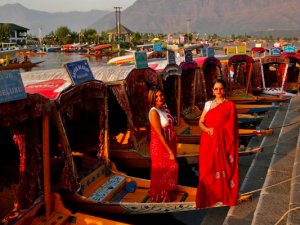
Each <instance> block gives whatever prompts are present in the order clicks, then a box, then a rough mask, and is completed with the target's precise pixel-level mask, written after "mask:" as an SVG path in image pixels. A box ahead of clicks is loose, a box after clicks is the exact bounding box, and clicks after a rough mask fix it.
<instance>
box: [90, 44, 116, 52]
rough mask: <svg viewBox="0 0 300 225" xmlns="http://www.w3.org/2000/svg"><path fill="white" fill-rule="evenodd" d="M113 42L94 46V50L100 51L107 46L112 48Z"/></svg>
mask: <svg viewBox="0 0 300 225" xmlns="http://www.w3.org/2000/svg"><path fill="white" fill-rule="evenodd" d="M111 46H112V45H111V44H104V45H97V46H95V47H94V48H93V50H94V51H99V50H102V49H106V48H111Z"/></svg>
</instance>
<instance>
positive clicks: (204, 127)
mask: <svg viewBox="0 0 300 225" xmlns="http://www.w3.org/2000/svg"><path fill="white" fill-rule="evenodd" d="M206 113H207V111H206V109H204V110H203V112H202V114H201V117H200V119H199V127H200V128H201V130H203V131H204V132H206V133H208V135H210V136H212V135H213V133H214V129H213V128H211V127H207V126H205V125H204V121H205V115H206Z"/></svg>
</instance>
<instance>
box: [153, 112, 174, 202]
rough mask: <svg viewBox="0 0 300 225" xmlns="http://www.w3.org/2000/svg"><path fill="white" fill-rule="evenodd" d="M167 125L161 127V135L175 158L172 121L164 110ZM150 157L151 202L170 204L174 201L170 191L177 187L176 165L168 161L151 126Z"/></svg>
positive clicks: (165, 151) (166, 153) (166, 154)
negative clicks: (162, 134)
mask: <svg viewBox="0 0 300 225" xmlns="http://www.w3.org/2000/svg"><path fill="white" fill-rule="evenodd" d="M165 111H166V113H167V116H168V121H169V125H168V126H166V127H163V133H164V136H165V139H166V141H167V143H168V144H169V146H170V148H171V150H172V151H173V153H174V155H175V156H176V132H175V131H174V130H173V123H174V119H173V117H172V116H171V114H170V112H169V110H168V109H167V110H165ZM150 155H151V183H150V191H149V195H150V198H151V201H153V202H170V201H173V200H174V197H173V196H172V191H173V190H175V189H176V187H177V181H178V164H177V162H176V160H170V155H169V153H168V151H167V150H166V148H165V147H164V145H163V144H162V143H161V141H160V139H159V137H158V135H157V133H156V132H155V130H154V128H153V127H152V126H151V140H150Z"/></svg>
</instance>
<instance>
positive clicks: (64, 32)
mask: <svg viewBox="0 0 300 225" xmlns="http://www.w3.org/2000/svg"><path fill="white" fill-rule="evenodd" d="M54 34H55V36H56V38H57V40H58V42H59V43H60V44H70V43H73V42H74V39H73V38H72V32H71V30H70V29H69V28H68V27H66V26H62V27H58V28H57V29H56V31H55V32H54Z"/></svg>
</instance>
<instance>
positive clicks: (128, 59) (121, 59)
mask: <svg viewBox="0 0 300 225" xmlns="http://www.w3.org/2000/svg"><path fill="white" fill-rule="evenodd" d="M152 54H153V51H151V52H147V58H150V57H151V55H152ZM132 62H134V52H131V53H130V54H128V55H124V56H117V57H114V58H112V59H110V60H108V62H107V64H114V65H121V64H124V63H132Z"/></svg>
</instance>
